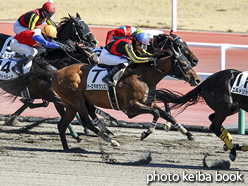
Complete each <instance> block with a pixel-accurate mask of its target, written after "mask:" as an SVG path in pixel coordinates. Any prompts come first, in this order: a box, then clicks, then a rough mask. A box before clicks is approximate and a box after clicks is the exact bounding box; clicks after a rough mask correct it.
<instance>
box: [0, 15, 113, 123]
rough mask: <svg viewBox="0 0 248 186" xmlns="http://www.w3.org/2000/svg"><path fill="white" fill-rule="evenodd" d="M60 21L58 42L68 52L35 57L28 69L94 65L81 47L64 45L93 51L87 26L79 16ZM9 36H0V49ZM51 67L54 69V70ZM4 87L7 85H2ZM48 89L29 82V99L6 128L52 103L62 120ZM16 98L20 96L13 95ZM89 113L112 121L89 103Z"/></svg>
mask: <svg viewBox="0 0 248 186" xmlns="http://www.w3.org/2000/svg"><path fill="white" fill-rule="evenodd" d="M62 19H63V21H61V23H60V24H59V28H58V35H57V36H58V38H57V39H58V41H59V42H62V43H65V44H66V45H67V46H68V48H69V51H61V50H58V49H57V50H49V51H47V52H46V53H45V54H44V55H42V56H37V57H35V58H34V59H33V64H34V65H33V67H32V69H40V70H49V69H61V68H63V67H65V66H67V65H70V64H74V63H80V62H84V63H90V64H97V63H98V62H99V59H98V57H97V55H95V54H94V53H93V52H92V51H91V50H90V49H87V48H85V47H83V48H82V47H79V46H78V44H76V45H75V44H74V43H71V42H68V41H71V39H72V40H73V42H76V43H79V44H85V45H87V46H90V47H95V46H96V44H97V40H96V39H95V37H94V35H93V34H92V33H91V32H90V30H89V28H88V26H87V25H86V24H85V23H84V21H83V20H82V19H81V18H80V16H79V14H77V17H73V16H70V15H69V18H67V17H64V18H62ZM8 37H10V36H7V35H4V34H0V45H3V43H4V41H5V40H6V39H7V38H8ZM54 67H55V68H54ZM6 83H7V82H6ZM50 87H51V86H50V85H48V84H46V83H44V82H33V85H32V86H31V87H29V91H30V95H31V98H32V99H26V100H24V101H23V102H24V105H23V106H22V107H21V108H20V109H18V110H17V111H16V112H15V113H14V114H13V115H12V118H11V119H10V120H9V121H7V124H10V123H12V122H14V121H16V118H17V117H18V116H19V115H20V114H21V113H22V112H23V111H24V110H25V109H26V108H27V107H30V108H37V107H42V106H43V107H44V106H48V103H49V102H53V103H54V105H55V108H56V109H57V111H58V113H59V114H60V115H61V116H62V115H63V114H64V107H63V105H62V103H61V101H60V98H59V97H58V96H57V95H56V94H54V92H53V91H52V90H51V88H50ZM16 96H20V95H16ZM34 99H43V103H40V104H33V101H34ZM88 106H89V110H90V109H91V110H92V111H91V112H90V113H91V114H92V115H91V116H92V117H94V116H95V117H96V115H95V112H98V113H101V114H102V115H103V116H105V118H107V119H110V120H111V121H116V120H115V119H114V118H112V117H111V116H109V115H108V114H106V113H104V112H100V111H99V109H96V108H95V107H94V106H93V105H91V104H90V103H89V104H88Z"/></svg>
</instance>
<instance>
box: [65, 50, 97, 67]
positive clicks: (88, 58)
mask: <svg viewBox="0 0 248 186" xmlns="http://www.w3.org/2000/svg"><path fill="white" fill-rule="evenodd" d="M64 52H65V53H66V55H67V56H68V57H69V58H71V59H73V60H75V61H77V62H79V63H82V62H81V61H79V60H78V59H76V58H74V57H72V56H71V55H70V54H68V52H67V51H66V50H64ZM94 54H95V52H93V53H92V54H90V55H89V56H88V57H87V60H88V62H89V65H92V64H91V62H90V58H91V57H92V56H93V55H94Z"/></svg>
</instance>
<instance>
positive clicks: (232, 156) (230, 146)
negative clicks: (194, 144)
mask: <svg viewBox="0 0 248 186" xmlns="http://www.w3.org/2000/svg"><path fill="white" fill-rule="evenodd" d="M217 119H218V118H217V117H216V116H215V118H214V120H213V123H212V124H211V125H210V130H211V131H212V132H214V133H215V135H216V136H217V137H219V138H220V139H221V140H222V141H223V142H224V143H225V145H226V146H227V148H228V149H230V153H229V158H230V159H231V160H232V161H235V159H236V156H237V154H236V149H235V148H234V146H233V144H232V142H231V141H230V140H229V139H228V137H226V136H225V135H224V134H223V133H222V131H221V127H220V126H219V125H218V123H219V122H217V121H218V120H217ZM219 119H220V118H219ZM224 119H225V117H224ZM224 119H222V120H221V121H220V125H221V124H222V122H223V121H224Z"/></svg>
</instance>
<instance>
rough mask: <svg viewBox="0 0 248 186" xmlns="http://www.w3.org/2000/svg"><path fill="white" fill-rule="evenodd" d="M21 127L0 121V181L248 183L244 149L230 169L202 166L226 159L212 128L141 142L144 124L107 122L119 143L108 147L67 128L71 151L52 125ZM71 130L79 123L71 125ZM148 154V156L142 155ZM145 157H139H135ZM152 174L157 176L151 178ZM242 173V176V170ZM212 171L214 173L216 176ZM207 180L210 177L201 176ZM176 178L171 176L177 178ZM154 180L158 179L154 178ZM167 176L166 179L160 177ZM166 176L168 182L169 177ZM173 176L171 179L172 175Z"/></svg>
mask: <svg viewBox="0 0 248 186" xmlns="http://www.w3.org/2000/svg"><path fill="white" fill-rule="evenodd" d="M27 124H32V123H26V122H23V123H21V125H20V126H3V122H1V123H0V129H1V130H0V160H1V161H0V185H1V186H9V185H12V186H17V185H18V186H24V185H25V186H27V185H32V186H36V185H46V186H50V185H51V186H57V185H59V186H61V185H87V186H90V185H92V186H97V185H99V186H103V185H108V186H110V185H113V186H116V185H118V186H120V185H121V186H122V185H123V186H126V185H130V186H131V185H132V186H136V185H137V186H141V185H147V183H148V181H149V180H150V184H151V185H164V184H166V183H167V184H168V183H169V184H173V185H174V184H175V185H191V184H192V183H194V184H195V185H199V184H203V185H223V184H225V185H226V183H224V182H217V181H216V179H221V177H223V178H225V179H228V178H229V179H232V180H234V179H238V181H240V178H241V179H242V180H244V181H243V182H237V181H236V182H232V181H229V182H228V183H227V185H229V184H230V185H233V184H235V185H236V184H238V185H240V184H247V183H248V176H247V175H248V162H247V153H248V152H238V155H237V159H236V161H235V162H231V165H230V169H211V168H205V167H203V158H204V156H205V154H206V153H209V154H210V156H208V157H207V158H206V162H207V164H208V165H209V166H210V165H211V164H213V163H214V162H215V161H216V160H220V159H224V160H226V161H229V160H228V159H229V158H228V155H229V153H227V152H224V150H223V148H222V147H223V142H222V141H221V140H219V139H218V138H216V136H214V134H212V133H198V132H193V134H194V135H195V137H196V139H197V140H196V141H189V140H187V139H186V138H185V136H183V135H182V134H180V133H179V132H177V131H170V132H169V133H167V132H165V131H163V130H155V132H154V133H153V134H152V135H150V136H149V137H148V138H147V139H145V140H144V141H140V134H141V132H142V131H143V129H134V128H117V127H110V130H111V131H112V132H113V133H114V134H115V136H114V139H115V140H117V141H118V142H119V143H120V144H121V146H120V147H118V148H113V147H111V146H110V145H109V144H107V143H106V142H104V141H103V140H102V139H101V138H99V137H95V136H84V135H83V133H79V134H80V135H81V137H82V139H83V142H82V143H77V142H76V141H75V140H74V139H73V138H72V137H71V136H70V135H69V132H68V133H67V139H68V144H69V147H70V148H71V149H72V150H71V151H70V152H64V151H63V150H62V145H61V141H60V138H59V135H58V131H57V126H56V125H55V124H48V123H43V124H41V125H40V126H39V127H35V128H33V129H32V130H31V131H29V132H27V133H22V134H20V133H18V132H17V131H18V129H20V128H21V127H23V126H26V125H27ZM75 130H76V131H82V127H81V126H79V125H76V126H75ZM233 136H235V137H234V139H235V143H239V144H245V143H246V142H247V141H248V136H247V135H237V134H233ZM149 153H150V155H151V159H149V158H147V157H149V156H148V155H149ZM141 159H143V160H148V159H149V160H148V161H143V162H142V161H139V160H141ZM155 174H156V181H153V180H154V179H155V178H154V175H155ZM241 174H242V175H241ZM216 175H218V176H217V177H216ZM204 177H205V179H208V180H209V179H211V182H206V181H202V179H203V178H204ZM178 178H179V180H178V181H175V180H176V179H178ZM158 179H159V180H160V181H158ZM165 179H167V181H165ZM169 179H170V181H169ZM173 179H174V180H173Z"/></svg>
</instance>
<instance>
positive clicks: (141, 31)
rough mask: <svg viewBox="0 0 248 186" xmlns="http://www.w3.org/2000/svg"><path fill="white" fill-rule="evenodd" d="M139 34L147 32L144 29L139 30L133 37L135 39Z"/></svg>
mask: <svg viewBox="0 0 248 186" xmlns="http://www.w3.org/2000/svg"><path fill="white" fill-rule="evenodd" d="M139 33H146V31H145V30H144V29H138V30H136V31H135V32H134V33H133V35H132V37H135V36H136V35H138V34H139Z"/></svg>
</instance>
